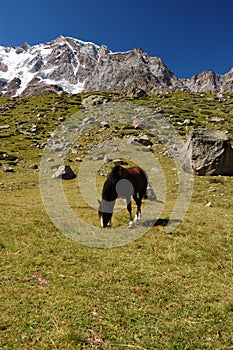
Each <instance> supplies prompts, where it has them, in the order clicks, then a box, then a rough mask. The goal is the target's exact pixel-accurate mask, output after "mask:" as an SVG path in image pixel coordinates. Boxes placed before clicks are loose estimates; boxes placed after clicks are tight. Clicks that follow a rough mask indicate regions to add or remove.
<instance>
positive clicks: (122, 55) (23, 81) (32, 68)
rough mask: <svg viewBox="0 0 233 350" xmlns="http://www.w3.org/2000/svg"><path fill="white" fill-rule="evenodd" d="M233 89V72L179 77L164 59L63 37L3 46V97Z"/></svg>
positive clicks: (0, 53) (0, 82) (0, 80)
mask: <svg viewBox="0 0 233 350" xmlns="http://www.w3.org/2000/svg"><path fill="white" fill-rule="evenodd" d="M133 87H137V88H140V89H143V90H145V91H146V92H149V93H153V92H159V91H160V92H164V91H177V90H187V91H233V72H232V70H231V71H230V72H229V73H227V74H226V75H224V76H220V75H217V74H215V73H213V72H203V73H201V74H199V75H196V76H194V77H192V78H190V79H178V78H177V77H176V76H175V74H174V73H173V72H172V71H171V70H169V69H168V68H167V67H166V66H165V65H164V63H163V62H162V60H161V58H159V57H150V56H149V55H148V54H146V53H145V52H144V51H143V50H141V49H133V50H130V51H127V52H111V51H110V50H109V49H108V48H107V47H106V46H105V45H102V46H99V45H96V44H94V43H92V42H84V41H82V40H78V39H74V38H70V37H63V36H59V37H58V38H57V39H55V40H53V41H51V42H47V43H42V44H38V45H34V46H30V45H28V44H24V45H22V46H20V47H3V46H0V96H4V95H8V96H19V95H33V94H40V93H51V92H59V91H65V92H68V93H71V94H74V93H79V92H81V91H126V90H129V89H132V88H133Z"/></svg>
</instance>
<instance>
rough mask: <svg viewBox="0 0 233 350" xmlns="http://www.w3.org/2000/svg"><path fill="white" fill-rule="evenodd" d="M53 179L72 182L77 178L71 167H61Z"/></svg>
mask: <svg viewBox="0 0 233 350" xmlns="http://www.w3.org/2000/svg"><path fill="white" fill-rule="evenodd" d="M52 178H53V179H63V180H72V179H75V178H76V175H75V173H74V172H73V170H72V169H71V167H70V166H69V165H61V166H59V168H58V169H57V170H56V172H55V174H53V176H52Z"/></svg>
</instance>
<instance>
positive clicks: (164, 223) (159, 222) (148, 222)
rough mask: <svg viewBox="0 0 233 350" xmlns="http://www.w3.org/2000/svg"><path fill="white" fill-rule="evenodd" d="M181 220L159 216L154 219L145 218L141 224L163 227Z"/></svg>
mask: <svg viewBox="0 0 233 350" xmlns="http://www.w3.org/2000/svg"><path fill="white" fill-rule="evenodd" d="M181 221H182V220H179V219H173V220H170V219H165V218H164V219H163V218H159V219H157V220H156V219H155V220H146V221H144V222H143V224H142V225H143V226H144V227H157V226H163V227H166V226H170V225H172V224H174V223H181Z"/></svg>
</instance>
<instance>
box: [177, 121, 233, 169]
mask: <svg viewBox="0 0 233 350" xmlns="http://www.w3.org/2000/svg"><path fill="white" fill-rule="evenodd" d="M180 159H181V161H182V163H183V168H184V170H185V171H187V172H190V173H194V174H195V175H233V148H232V146H231V143H230V141H229V139H228V137H227V136H226V134H225V133H224V132H214V131H211V130H210V129H207V128H197V129H193V130H192V132H191V133H190V135H189V137H188V140H187V143H186V145H185V147H183V148H181V149H180Z"/></svg>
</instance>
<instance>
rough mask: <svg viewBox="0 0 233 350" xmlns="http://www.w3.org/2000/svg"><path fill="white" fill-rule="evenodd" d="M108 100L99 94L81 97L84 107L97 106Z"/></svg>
mask: <svg viewBox="0 0 233 350" xmlns="http://www.w3.org/2000/svg"><path fill="white" fill-rule="evenodd" d="M106 102H108V99H107V98H106V97H104V96H101V95H90V96H88V97H86V98H84V99H83V101H82V105H83V107H84V108H88V107H94V106H99V105H102V104H104V103H106Z"/></svg>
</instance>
